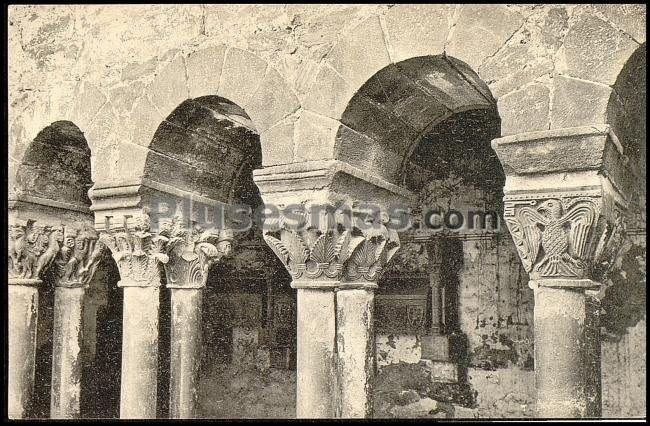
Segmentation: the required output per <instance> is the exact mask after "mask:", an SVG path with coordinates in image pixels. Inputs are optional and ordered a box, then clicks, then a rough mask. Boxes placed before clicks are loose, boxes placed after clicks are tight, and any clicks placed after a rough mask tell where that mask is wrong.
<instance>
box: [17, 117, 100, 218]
mask: <svg viewBox="0 0 650 426" xmlns="http://www.w3.org/2000/svg"><path fill="white" fill-rule="evenodd" d="M90 157H91V151H90V147H89V146H88V143H87V141H86V138H85V137H84V135H83V133H82V132H81V130H80V129H79V128H78V127H77V126H76V125H75V124H74V123H72V122H70V121H55V122H53V123H52V124H50V125H48V126H46V127H45V128H43V129H42V130H41V131H40V132H39V133H38V134H37V135H36V137H35V138H34V139H33V140H32V141H31V143H29V144H28V145H27V146H26V148H25V150H24V152H23V153H22V156H21V157H20V159H19V160H17V164H16V167H15V174H13V175H10V176H11V178H10V181H9V198H10V199H14V200H18V201H25V202H28V203H36V204H39V203H46V204H47V205H51V206H52V207H58V208H61V209H69V210H72V211H82V212H84V211H87V210H88V207H89V206H90V199H89V198H88V190H89V189H90V187H91V186H92V184H93V183H92V178H91V162H90Z"/></svg>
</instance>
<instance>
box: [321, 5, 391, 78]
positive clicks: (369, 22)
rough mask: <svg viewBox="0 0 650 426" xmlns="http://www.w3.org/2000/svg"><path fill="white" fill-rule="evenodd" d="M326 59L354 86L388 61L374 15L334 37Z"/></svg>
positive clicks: (383, 41)
mask: <svg viewBox="0 0 650 426" xmlns="http://www.w3.org/2000/svg"><path fill="white" fill-rule="evenodd" d="M326 61H327V62H329V63H330V64H331V65H332V68H334V69H335V70H336V71H337V72H338V73H339V74H340V75H341V76H342V77H343V78H344V79H345V80H347V81H348V82H350V84H352V86H354V87H360V86H361V85H362V84H363V83H365V81H366V80H368V79H369V78H370V77H372V75H373V74H374V73H376V72H377V71H379V70H380V69H382V68H383V67H385V66H386V65H388V64H389V63H390V58H389V57H388V51H387V50H386V42H385V40H384V33H383V30H382V28H381V24H380V22H379V17H378V16H373V17H371V18H368V19H366V20H365V21H364V22H363V23H362V24H361V25H359V26H357V27H355V28H354V29H352V30H351V31H350V32H349V33H348V34H347V35H346V36H345V37H343V38H342V39H341V40H339V41H338V43H337V44H336V45H335V46H334V47H333V48H332V51H331V52H330V53H329V54H328V55H327V57H326Z"/></svg>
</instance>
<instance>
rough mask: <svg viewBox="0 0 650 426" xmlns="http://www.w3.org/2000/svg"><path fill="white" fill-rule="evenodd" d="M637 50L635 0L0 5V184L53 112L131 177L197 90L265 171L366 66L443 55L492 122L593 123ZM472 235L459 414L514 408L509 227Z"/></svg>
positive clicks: (327, 114)
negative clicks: (226, 103) (484, 236)
mask: <svg viewBox="0 0 650 426" xmlns="http://www.w3.org/2000/svg"><path fill="white" fill-rule="evenodd" d="M222 43H223V44H222ZM644 45H645V6H644V5H621V6H619V5H570V6H563V5H387V4H386V5H183V6H177V5H155V6H146V5H133V6H129V7H128V8H126V7H120V6H75V5H72V6H48V7H45V6H22V5H20V6H12V7H11V8H10V9H9V41H8V48H9V55H10V58H11V61H10V67H9V120H8V121H9V141H8V144H9V157H10V158H9V165H10V178H9V182H10V189H13V188H12V186H13V183H14V176H15V173H16V170H17V169H18V167H17V166H18V165H19V164H22V162H23V159H24V158H23V156H24V154H25V152H26V151H27V149H28V147H29V145H30V144H31V143H32V141H33V140H34V139H35V138H36V136H37V135H38V134H39V133H40V132H41V131H42V130H43V129H44V128H46V127H47V126H49V125H50V124H52V123H53V122H56V121H59V120H66V121H70V122H72V123H73V124H74V125H75V126H78V128H79V129H80V130H81V131H82V132H83V134H84V138H85V139H86V141H87V143H88V145H89V147H90V149H91V151H92V155H91V169H92V170H91V173H92V181H93V182H94V183H95V184H105V185H108V184H110V185H115V186H118V185H121V184H124V182H126V181H129V180H130V179H131V180H133V179H140V178H142V177H143V175H144V172H145V163H146V162H147V159H148V158H149V153H150V151H149V148H150V145H149V144H150V143H151V141H152V139H153V136H154V132H155V131H156V129H158V128H159V125H160V123H161V122H162V121H163V120H165V119H166V118H167V117H168V115H169V113H170V112H171V111H173V110H174V109H175V108H176V107H178V105H180V104H181V102H183V101H185V100H186V99H187V98H189V97H192V98H194V97H196V96H199V95H207V94H211V95H220V96H223V97H225V98H228V99H229V100H230V101H232V102H235V103H237V104H238V106H239V107H241V108H243V109H244V110H245V111H246V113H247V114H248V115H249V116H250V118H251V120H252V122H253V123H254V127H255V128H256V130H257V132H258V133H260V138H261V148H262V154H263V157H264V158H263V161H264V166H268V165H275V164H284V163H288V162H297V161H305V160H317V159H324V158H332V157H334V156H335V149H334V147H335V138H336V137H335V135H336V134H337V129H338V128H339V127H340V126H341V122H340V121H339V118H340V113H341V111H343V110H344V109H345V108H346V106H347V104H348V102H349V100H350V99H351V98H352V97H353V96H354V94H355V93H357V92H358V90H359V88H360V87H361V86H362V85H363V84H364V83H366V82H367V81H368V79H369V78H370V77H371V76H372V75H374V74H375V73H376V72H377V71H379V70H380V69H383V68H384V67H386V66H388V65H389V64H391V63H397V62H400V61H403V60H406V59H408V58H412V57H416V56H423V55H440V54H442V53H443V52H444V53H446V54H447V55H449V56H450V57H454V58H458V59H460V60H462V61H463V62H465V63H466V64H467V65H468V66H469V67H470V68H471V69H472V70H473V71H476V73H477V74H478V76H477V78H478V79H480V80H482V81H483V82H484V83H485V84H487V86H488V87H489V90H490V91H491V95H492V96H494V98H495V100H496V103H497V108H498V114H499V118H500V121H501V134H502V135H509V134H516V133H520V132H530V131H537V130H547V129H554V128H563V127H574V126H581V125H591V124H595V123H603V122H607V121H608V120H609V118H611V117H610V111H611V110H612V109H616V108H617V106H619V104H621V105H624V104H625V100H624V99H623V100H621V99H619V96H618V95H617V94H615V93H613V87H614V85H615V82H616V81H617V79H618V77H619V74H620V71H621V69H622V68H623V67H624V65H625V64H626V62H627V61H628V59H629V58H630V56H631V55H633V53H634V52H636V51H638V50H639V48H640V46H644ZM613 94H614V95H615V96H612V95H613ZM623 95H624V94H623ZM622 142H623V143H624V145H625V143H627V141H626V140H623V141H622ZM355 154H356V155H361V156H363V155H365V154H366V153H365V152H363V151H362V152H355ZM380 154H381V153H373V155H375V156H376V157H377V158H381V159H383V158H384V157H382V156H381V155H380ZM386 158H389V157H386ZM390 158H392V159H393V160H395V158H394V157H390ZM386 161H388V160H386ZM386 161H382V162H383V163H386ZM391 161H392V160H391ZM395 161H396V160H395ZM382 166H383V167H387V165H386V164H382ZM215 167H218V164H215ZM186 189H188V190H191V189H192V188H186ZM194 189H195V190H196V192H200V188H194ZM484 244H488V243H486V242H485V241H467V242H465V243H463V250H462V253H461V256H462V259H463V267H462V269H461V270H460V272H459V283H458V284H459V287H458V306H459V310H458V331H459V332H460V333H462V335H463V336H464V337H465V338H466V339H467V344H466V349H467V353H466V357H465V358H464V360H465V362H466V364H467V365H466V366H467V367H468V373H467V376H468V382H469V384H470V385H471V387H472V388H473V389H475V390H476V392H477V395H476V401H475V404H476V405H477V407H478V408H477V407H474V408H471V409H478V410H479V411H480V410H483V411H482V412H481V413H482V415H483V414H484V415H490V416H491V415H499V413H501V414H502V415H512V416H519V415H528V412H529V403H530V400H531V399H530V395H531V389H532V372H531V370H530V369H531V368H532V365H531V354H532V341H531V326H532V292H531V291H529V289H528V288H527V287H526V279H525V277H523V275H522V273H521V271H520V268H519V264H520V263H519V262H518V260H517V258H516V255H515V254H514V250H512V247H509V244H510V243H509V239H507V238H503V239H498V241H497V242H496V243H489V244H492V245H490V247H489V249H487V250H486V249H485V248H482V247H481V246H482V245H484ZM280 267H281V266H280ZM643 269H644V270H645V265H644V266H643ZM643 282H645V281H643ZM635 288H636V287H635ZM643 298H644V301H645V293H643ZM613 299H614V300H617V301H618V302H621V300H620V298H617V297H613ZM624 301H625V300H623V302H624ZM619 306H621V307H622V308H624V307H626V306H629V305H627V304H625V303H621V304H620V305H619ZM606 310H607V308H606ZM610 311H612V310H611V309H610ZM637 311H638V310H637ZM637 313H638V312H637ZM619 314H620V315H623V313H621V312H619ZM43 318H44V321H43V326H46V325H47V323H48V320H47V318H48V317H47V315H43ZM634 319H635V321H634V322H632V323H631V324H627V323H626V324H625V326H623V327H622V329H620V330H616V331H614V332H613V334H614V335H615V336H616V337H615V338H612V341H606V342H604V344H603V355H602V357H603V368H602V370H603V407H604V413H606V414H608V415H612V416H619V415H635V413H636V412H639V411H643V410H641V408H643V409H644V408H645V404H644V403H643V404H642V402H641V401H642V398H640V397H639V396H640V395H643V396H645V385H644V380H640V377H641V375H642V376H645V359H643V362H641V361H640V358H639V357H635V356H633V355H630V354H638V353H643V354H645V333H644V332H643V325H644V324H645V317H643V319H639V318H634ZM624 322H625V321H624ZM390 340H391V338H390V336H388V335H385V336H384V335H382V336H379V339H378V345H379V348H380V350H385V351H386V353H387V354H388V355H387V357H392V359H393V361H391V362H390V364H395V365H399V364H400V363H399V361H400V360H401V361H405V362H411V361H415V360H416V359H417V339H416V338H415V336H402V337H400V336H397V337H395V336H393V340H394V343H390ZM391 345H392V346H391ZM393 346H394V347H393ZM43 347H45V346H43ZM399 348H404V349H403V350H402V349H399ZM395 360H396V362H394V361H395ZM411 363H412V362H411ZM641 373H642V374H641ZM215 380H216V379H215ZM501 389H508V391H507V393H503V392H501V391H500V390H501ZM632 389H639V391H638V392H637V391H633V390H632ZM423 396H424V395H419V398H420V397H423ZM420 399H423V398H420ZM430 399H433V398H430ZM412 402H413V401H412ZM403 405H404V404H403ZM406 405H408V404H406ZM458 407H460V406H458ZM458 407H456V408H454V410H456V411H453V412H452V411H450V410H446V411H445V410H442V411H444V412H445V413H446V414H445V415H446V416H447V415H449V416H454V417H458V416H460V413H461V411H462V409H461V408H458ZM481 407H482V408H481ZM522 407H525V408H522ZM466 408H469V407H466ZM436 410H437V408H435V409H433V408H432V409H431V410H425V411H426V412H427V413H429V412H430V411H434V412H436ZM450 412H452V414H449V413H450ZM473 413H474V412H471V413H467V412H466V413H464V414H466V415H467V416H468V417H471V416H473V415H474V414H473ZM487 413H491V414H487Z"/></svg>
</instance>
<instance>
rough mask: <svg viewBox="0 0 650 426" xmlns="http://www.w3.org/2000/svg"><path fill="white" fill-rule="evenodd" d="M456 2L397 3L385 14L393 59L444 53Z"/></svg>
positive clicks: (389, 47) (393, 60)
mask: <svg viewBox="0 0 650 426" xmlns="http://www.w3.org/2000/svg"><path fill="white" fill-rule="evenodd" d="M455 10H456V5H449V4H396V5H395V6H393V7H391V8H390V9H389V10H388V12H387V13H386V15H385V16H384V22H385V23H386V30H387V34H386V40H387V44H388V49H389V53H390V57H391V60H392V62H394V63H397V62H400V61H403V60H405V59H408V58H413V57H416V56H425V55H440V54H441V53H442V52H443V50H444V46H445V42H446V40H447V36H448V34H449V28H450V22H451V18H452V16H453V13H454V11H455Z"/></svg>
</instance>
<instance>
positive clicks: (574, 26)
mask: <svg viewBox="0 0 650 426" xmlns="http://www.w3.org/2000/svg"><path fill="white" fill-rule="evenodd" d="M638 47H639V44H638V43H637V42H635V41H634V40H632V38H630V37H629V36H628V35H627V34H624V33H622V32H620V31H618V30H617V29H616V28H614V27H613V26H612V25H611V24H610V23H608V22H606V21H603V20H602V19H599V18H597V17H596V16H594V15H592V14H588V13H585V14H582V15H579V16H578V17H576V18H575V19H574V20H573V22H571V24H570V28H569V31H568V33H567V35H566V37H565V38H564V45H563V52H562V53H563V60H564V61H560V62H559V63H558V71H559V72H562V73H566V74H568V75H570V76H572V77H578V78H581V79H584V80H591V81H596V82H599V83H604V84H608V85H612V84H614V82H615V81H616V78H617V77H618V73H619V72H620V70H621V68H622V67H623V65H624V64H625V62H626V61H627V59H628V58H629V57H630V55H631V54H632V52H634V51H635V50H636V49H637V48H638Z"/></svg>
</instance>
